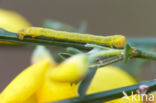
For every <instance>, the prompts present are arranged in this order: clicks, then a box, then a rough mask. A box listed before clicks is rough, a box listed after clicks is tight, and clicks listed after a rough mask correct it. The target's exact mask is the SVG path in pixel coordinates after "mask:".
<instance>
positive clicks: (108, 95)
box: [53, 80, 156, 103]
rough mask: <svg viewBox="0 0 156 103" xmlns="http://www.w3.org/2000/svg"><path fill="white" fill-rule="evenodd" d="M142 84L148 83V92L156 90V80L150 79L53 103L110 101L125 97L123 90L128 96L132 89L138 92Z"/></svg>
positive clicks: (134, 92)
mask: <svg viewBox="0 0 156 103" xmlns="http://www.w3.org/2000/svg"><path fill="white" fill-rule="evenodd" d="M140 85H146V86H148V87H149V88H148V91H147V93H149V92H151V91H155V90H156V80H150V81H145V82H141V83H138V84H135V85H132V86H127V87H123V88H118V89H114V90H109V91H104V92H100V93H95V94H91V95H86V96H81V97H77V98H72V99H66V100H62V101H58V102H53V103H96V101H98V102H106V101H110V100H113V99H117V98H121V97H123V96H124V95H123V91H124V92H125V93H126V94H127V95H128V96H130V95H132V94H131V93H132V91H133V94H137V92H136V91H137V90H138V88H139V87H140Z"/></svg>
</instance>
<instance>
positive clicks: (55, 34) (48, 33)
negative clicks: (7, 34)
mask: <svg viewBox="0 0 156 103" xmlns="http://www.w3.org/2000/svg"><path fill="white" fill-rule="evenodd" d="M18 36H19V39H21V40H22V39H23V38H24V36H31V37H38V36H43V37H48V38H54V39H58V40H66V41H72V42H81V43H93V44H100V45H105V46H109V47H116V48H123V47H124V45H125V43H126V38H125V37H124V36H123V35H113V36H96V35H92V34H80V33H72V32H65V31H56V30H53V29H47V28H40V27H29V28H25V29H23V30H21V31H19V32H18Z"/></svg>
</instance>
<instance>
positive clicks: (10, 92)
mask: <svg viewBox="0 0 156 103" xmlns="http://www.w3.org/2000/svg"><path fill="white" fill-rule="evenodd" d="M49 67H50V61H49V59H48V60H43V61H41V62H39V63H37V64H34V65H32V66H30V67H28V68H27V69H25V70H24V71H23V72H21V73H20V74H19V75H18V76H17V77H16V78H15V79H14V80H13V81H12V82H11V83H10V84H9V85H8V86H7V87H6V88H5V89H4V90H3V92H2V94H1V100H0V103H18V102H23V101H24V100H26V99H28V98H29V97H30V96H31V95H32V94H33V93H34V92H35V91H37V89H38V88H39V87H40V85H41V84H42V82H43V79H44V77H45V73H46V71H47V69H48V68H49Z"/></svg>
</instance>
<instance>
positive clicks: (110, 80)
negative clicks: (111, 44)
mask: <svg viewBox="0 0 156 103" xmlns="http://www.w3.org/2000/svg"><path fill="white" fill-rule="evenodd" d="M133 84H136V81H135V80H134V79H133V78H132V77H131V76H130V75H128V74H127V73H126V72H124V71H123V70H121V69H119V68H117V67H114V66H106V67H102V68H99V69H98V70H97V72H96V74H95V76H94V78H93V80H92V82H91V84H90V86H89V89H88V91H87V94H92V93H97V92H101V91H107V90H112V89H116V88H120V87H124V86H129V85H133ZM130 98H131V97H130ZM107 103H140V102H139V101H133V102H132V101H128V100H125V99H116V100H113V101H109V102H107Z"/></svg>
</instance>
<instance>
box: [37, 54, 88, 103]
mask: <svg viewBox="0 0 156 103" xmlns="http://www.w3.org/2000/svg"><path fill="white" fill-rule="evenodd" d="M87 71H88V57H87V55H85V54H78V55H75V56H72V57H71V58H69V59H67V60H66V61H64V62H63V63H61V64H60V65H58V66H56V67H53V68H50V69H49V71H48V72H47V76H46V79H45V81H44V83H43V86H42V87H41V88H40V89H39V90H38V92H37V96H38V100H39V102H40V103H44V102H50V101H57V100H62V99H67V98H71V97H76V96H78V94H77V87H78V85H75V84H74V82H78V81H80V80H81V79H83V78H84V76H85V75H86V73H87Z"/></svg>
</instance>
